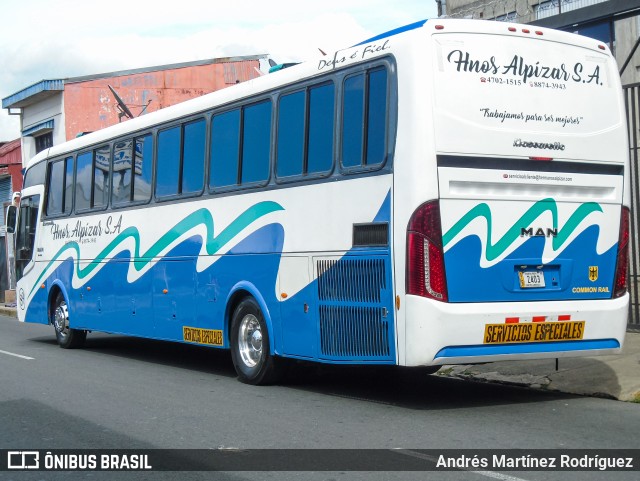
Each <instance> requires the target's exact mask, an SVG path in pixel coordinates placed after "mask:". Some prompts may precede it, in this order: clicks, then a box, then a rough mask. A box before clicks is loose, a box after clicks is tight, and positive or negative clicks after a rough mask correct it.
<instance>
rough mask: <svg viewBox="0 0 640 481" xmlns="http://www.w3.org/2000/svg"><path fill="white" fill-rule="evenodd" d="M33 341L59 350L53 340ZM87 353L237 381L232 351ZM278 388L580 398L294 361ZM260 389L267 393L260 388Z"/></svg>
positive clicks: (418, 372)
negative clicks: (230, 352)
mask: <svg viewBox="0 0 640 481" xmlns="http://www.w3.org/2000/svg"><path fill="white" fill-rule="evenodd" d="M30 341H32V342H37V343H42V344H50V345H51V346H52V347H55V346H56V342H55V339H52V338H44V337H39V338H31V339H30ZM83 350H84V351H87V352H94V353H100V354H101V355H109V356H116V357H119V358H128V359H132V360H135V361H138V362H148V363H153V364H158V365H164V366H170V367H173V368H179V369H187V370H190V371H197V372H202V373H209V374H212V375H216V376H221V377H224V378H229V380H230V381H231V380H232V379H235V378H236V373H235V370H234V368H233V364H232V362H231V356H230V354H229V351H227V350H221V349H212V348H207V347H203V346H194V345H189V344H182V343H174V342H163V341H156V340H149V339H141V338H135V337H127V336H119V335H108V334H97V333H96V334H91V335H90V336H88V337H87V342H86V344H85V347H84V348H83ZM285 368H286V369H285V370H286V374H285V376H284V379H283V380H282V382H281V383H280V385H279V386H278V387H279V388H281V389H295V390H302V391H306V392H313V393H317V394H323V395H328V396H338V397H343V398H349V399H358V400H362V401H366V402H373V403H379V404H389V405H394V406H399V407H403V408H407V409H417V410H432V409H459V408H462V409H466V408H469V407H477V406H494V405H511V404H521V403H532V402H544V401H548V400H557V399H566V398H571V397H575V396H571V395H566V394H562V393H558V392H545V391H541V390H534V389H529V388H524V387H518V386H510V385H505V384H500V383H490V382H476V381H472V380H468V379H464V380H463V379H454V378H449V377H441V376H437V375H429V374H428V372H426V371H425V370H423V369H419V368H414V369H412V368H400V367H396V366H340V365H320V364H314V363H305V362H295V361H288V362H286V365H285ZM255 389H261V388H260V387H256V388H255Z"/></svg>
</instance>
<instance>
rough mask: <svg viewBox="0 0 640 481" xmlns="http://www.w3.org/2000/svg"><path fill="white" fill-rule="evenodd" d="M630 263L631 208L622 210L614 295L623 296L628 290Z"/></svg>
mask: <svg viewBox="0 0 640 481" xmlns="http://www.w3.org/2000/svg"><path fill="white" fill-rule="evenodd" d="M628 265H629V209H628V208H627V207H623V208H622V211H621V212H620V235H619V236H618V264H617V265H616V277H615V279H614V282H613V297H614V299H615V298H616V297H622V296H623V295H624V294H625V292H627V268H628Z"/></svg>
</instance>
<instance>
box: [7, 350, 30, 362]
mask: <svg viewBox="0 0 640 481" xmlns="http://www.w3.org/2000/svg"><path fill="white" fill-rule="evenodd" d="M0 354H6V355H7V356H13V357H19V358H20V359H26V360H27V361H33V360H35V357H29V356H23V355H22V354H15V353H13V352H9V351H0Z"/></svg>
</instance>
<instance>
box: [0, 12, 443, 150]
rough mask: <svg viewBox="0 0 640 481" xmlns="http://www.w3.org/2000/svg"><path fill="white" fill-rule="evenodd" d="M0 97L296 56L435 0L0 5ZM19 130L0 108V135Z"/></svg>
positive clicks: (344, 43) (397, 19) (405, 18)
mask: <svg viewBox="0 0 640 481" xmlns="http://www.w3.org/2000/svg"><path fill="white" fill-rule="evenodd" d="M1 11H2V17H3V22H2V25H1V26H0V99H3V98H5V97H8V96H10V95H12V94H14V93H16V92H19V91H20V90H22V89H24V88H26V87H28V86H30V85H33V84H35V83H37V82H39V81H41V80H45V79H62V78H68V77H78V76H83V75H90V74H97V73H104V72H112V71H117V70H125V69H131V68H142V67H150V66H156V65H164V64H170V63H177V62H191V61H195V60H203V59H210V58H216V57H227V56H237V55H255V54H269V55H270V56H271V58H273V59H274V60H275V61H276V62H278V63H283V62H293V61H297V62H299V61H304V60H306V59H311V58H314V57H316V56H317V54H318V49H319V48H320V49H322V50H323V51H325V52H327V53H329V52H330V51H332V50H337V49H339V48H344V47H348V46H350V45H353V44H355V43H358V42H360V41H362V40H365V39H366V38H368V37H371V36H373V35H377V34H379V33H382V32H385V31H388V30H391V29H394V28H397V27H400V26H402V25H406V24H409V23H413V22H416V21H418V20H423V19H426V18H435V17H436V16H437V5H436V2H435V0H393V1H389V0H386V1H382V0H322V1H309V0H306V1H305V0H297V1H294V0H270V1H266V0H262V1H260V0H227V1H225V2H221V1H219V0H178V1H176V2H158V1H156V0H109V1H108V2H88V1H86V0H82V1H79V0H57V1H55V2H52V1H51V0H46V1H45V0H21V1H19V2H17V1H13V2H3V4H2V7H1ZM19 136H20V122H19V116H17V115H12V116H10V115H8V111H7V110H6V109H2V110H1V111H0V142H1V141H9V140H13V139H16V138H18V137H19Z"/></svg>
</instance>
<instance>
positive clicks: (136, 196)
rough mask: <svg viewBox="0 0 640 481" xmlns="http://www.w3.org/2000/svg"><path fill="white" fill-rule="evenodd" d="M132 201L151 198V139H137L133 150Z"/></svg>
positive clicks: (146, 136) (147, 136) (147, 137)
mask: <svg viewBox="0 0 640 481" xmlns="http://www.w3.org/2000/svg"><path fill="white" fill-rule="evenodd" d="M134 156H135V161H134V170H133V172H134V176H133V201H134V202H138V201H140V202H142V201H145V200H149V199H150V198H151V173H152V169H153V137H152V136H151V134H148V135H145V136H144V137H138V138H137V139H136V141H135V149H134Z"/></svg>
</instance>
